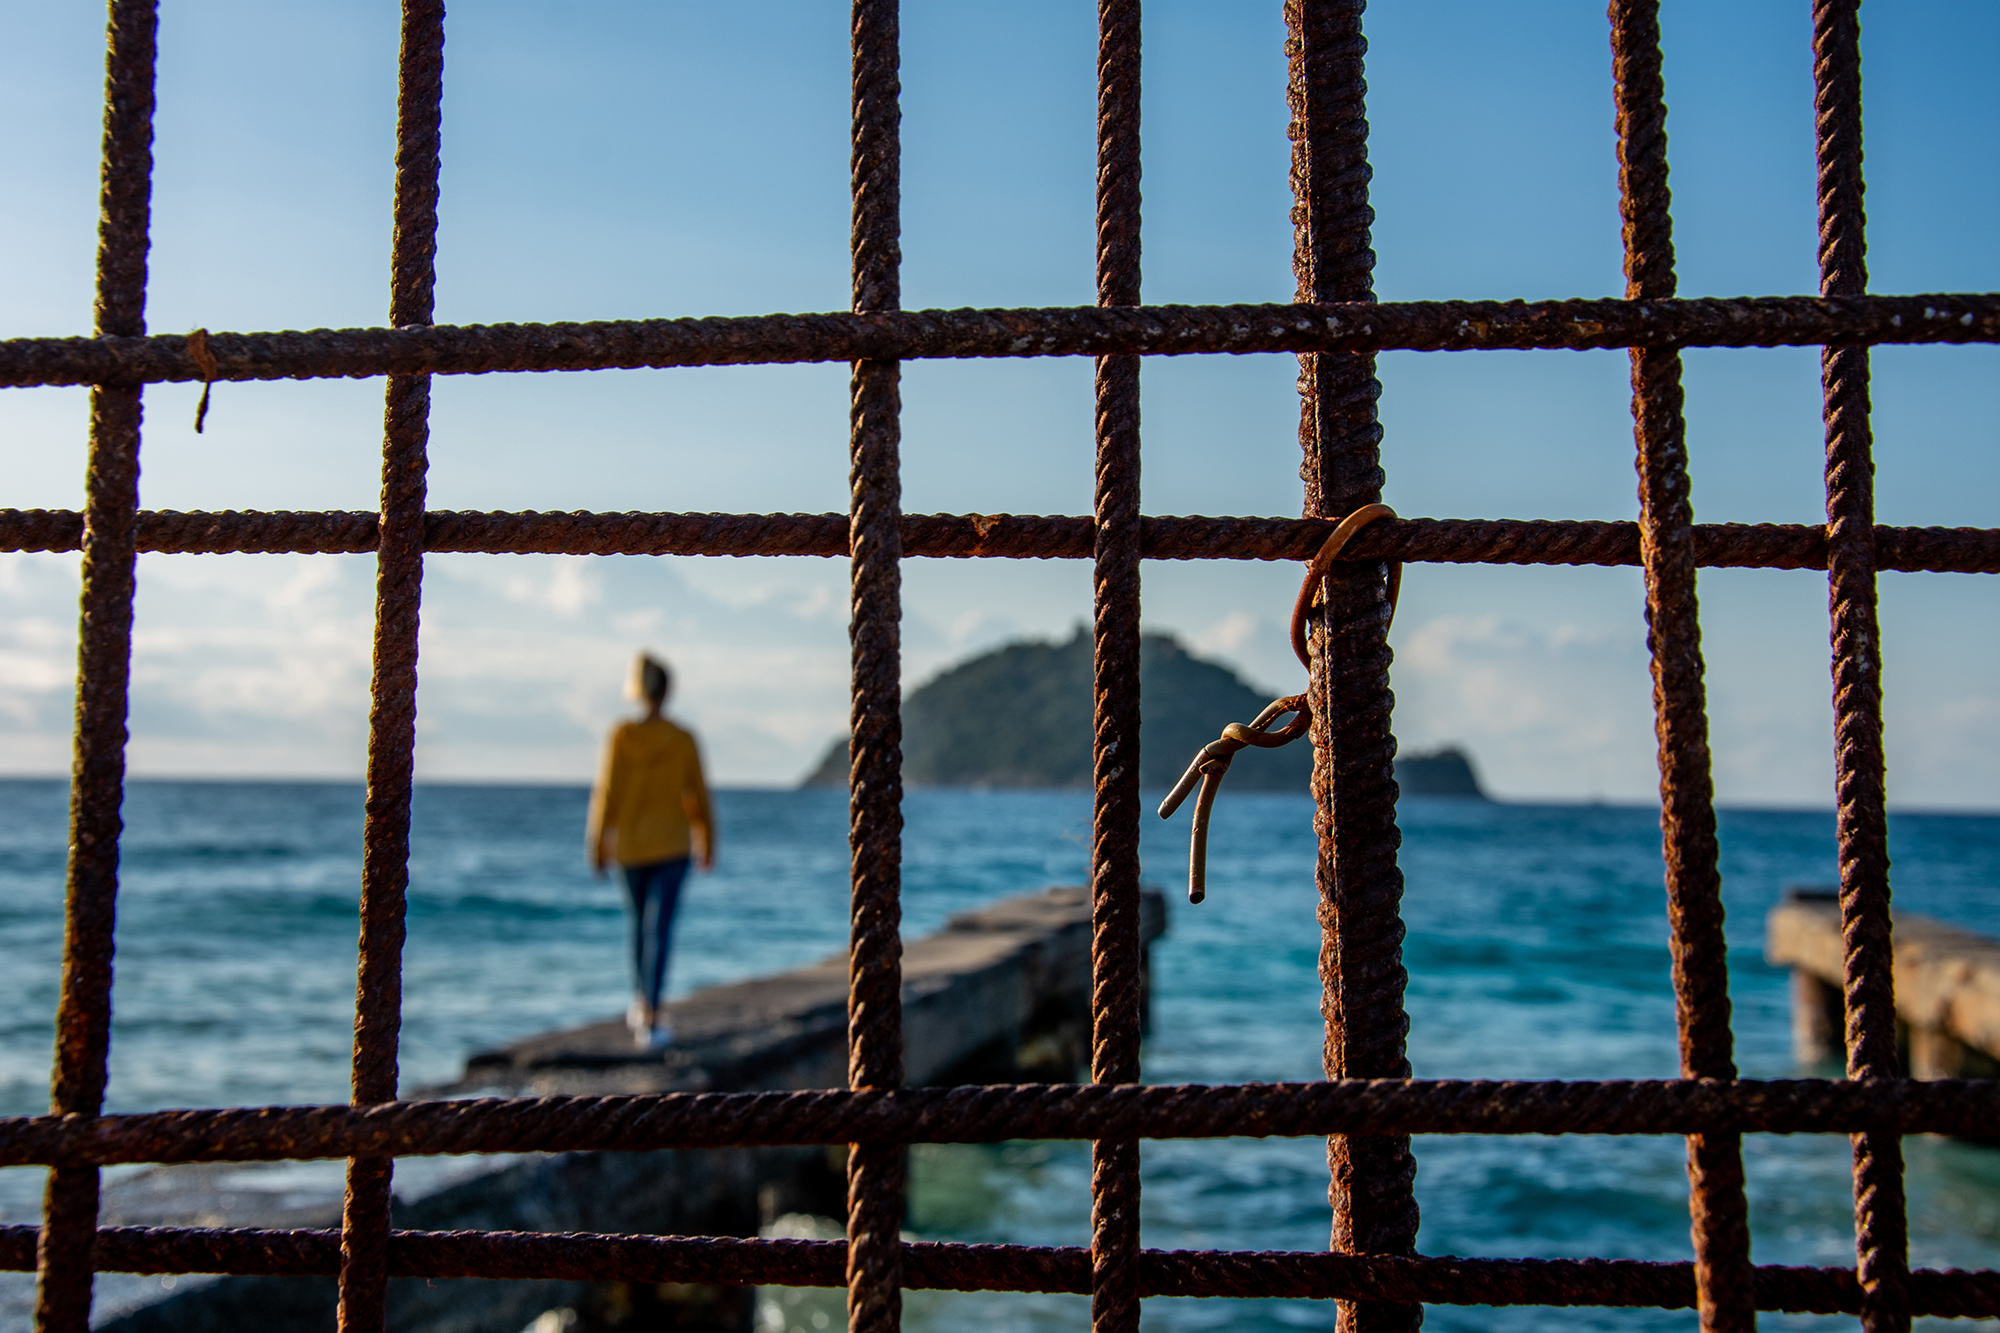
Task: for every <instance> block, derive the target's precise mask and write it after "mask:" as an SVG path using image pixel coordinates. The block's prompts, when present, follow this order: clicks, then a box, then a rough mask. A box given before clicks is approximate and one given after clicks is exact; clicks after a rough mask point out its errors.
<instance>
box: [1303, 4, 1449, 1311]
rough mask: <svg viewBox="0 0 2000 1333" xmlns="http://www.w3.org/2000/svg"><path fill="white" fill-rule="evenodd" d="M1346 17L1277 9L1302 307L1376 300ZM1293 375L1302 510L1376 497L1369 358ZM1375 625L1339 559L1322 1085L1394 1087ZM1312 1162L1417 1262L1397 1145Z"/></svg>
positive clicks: (1350, 14) (1389, 861)
mask: <svg viewBox="0 0 2000 1333" xmlns="http://www.w3.org/2000/svg"><path fill="white" fill-rule="evenodd" d="M1362 9H1363V4H1362V3H1361V0H1288V2H1287V3H1286V5H1285V21H1286V31H1287V34H1288V36H1287V40H1286V51H1287V54H1288V56H1289V59H1290V62H1291V71H1290V86H1289V99H1290V103H1291V110H1292V130H1291V137H1292V195H1293V198H1294V200H1295V201H1296V203H1295V204H1294V207H1293V210H1292V223H1293V230H1294V233H1295V236H1296V241H1295V247H1294V255H1293V267H1294V269H1295V271H1296V273H1297V277H1298V284H1299V285H1298V299H1299V300H1300V301H1302V302H1307V301H1310V302H1332V301H1341V302H1361V303H1367V302H1372V301H1373V300H1374V297H1375V291H1374V276H1373V275H1374V268H1375V254H1374V251H1373V250H1372V249H1371V248H1370V244H1371V242H1370V235H1369V229H1370V226H1371V225H1372V223H1373V222H1374V216H1375V215H1374V210H1373V209H1372V208H1370V207H1369V204H1368V182H1369V178H1370V176H1371V174H1372V172H1371V169H1370V167H1369V165H1368V120H1367V111H1366V106H1365V96H1366V92H1367V82H1366V79H1365V77H1364V74H1363V65H1362V62H1363V57H1364V55H1365V54H1366V52H1367V49H1368V43H1367V39H1366V38H1365V37H1363V36H1362V32H1361V12H1362ZM1299 369H1300V375H1299V388H1300V399H1301V409H1300V423H1299V444H1300V447H1301V450H1302V452H1303V454H1304V462H1303V465H1302V467H1301V469H1300V475H1301V477H1302V478H1303V479H1304V481H1305V512H1306V514H1307V515H1308V516H1310V517H1314V518H1322V519H1324V518H1338V517H1340V516H1341V515H1343V514H1347V513H1350V512H1352V511H1354V510H1356V509H1359V508H1360V507H1361V506H1363V505H1367V504H1373V503H1377V502H1379V501H1380V500H1381V498H1382V481H1383V476H1382V469H1381V464H1380V461H1379V457H1380V455H1379V450H1380V445H1381V440H1382V429H1381V426H1380V425H1379V424H1378V422H1377V419H1376V415H1375V404H1376V400H1377V399H1378V398H1380V397H1381V392H1382V389H1381V384H1380V382H1379V381H1378V380H1377V379H1376V378H1375V360H1374V356H1373V355H1372V354H1371V353H1368V352H1321V353H1315V354H1311V355H1305V356H1301V357H1300V358H1299ZM1389 616H1390V607H1389V599H1388V592H1387V588H1386V584H1385V571H1384V566H1383V565H1382V564H1381V563H1379V562H1371V563H1363V562H1360V561H1353V562H1349V564H1348V565H1347V567H1346V569H1345V570H1344V571H1342V572H1337V573H1335V574H1333V575H1331V576H1329V577H1328V578H1327V579H1326V581H1325V602H1324V609H1323V611H1322V613H1321V616H1320V617H1319V621H1318V624H1317V626H1316V629H1317V633H1316V635H1315V638H1316V640H1317V651H1316V652H1315V654H1314V656H1313V670H1312V673H1311V686H1310V695H1311V702H1312V711H1313V738H1312V739H1313V797H1314V805H1315V809H1316V815H1315V819H1314V823H1315V826H1316V832H1317V833H1318V836H1319V849H1320V850H1319V868H1318V881H1319V890H1320V907H1319V919H1320V928H1321V937H1322V943H1321V947H1320V979H1321V985H1322V987H1323V991H1324V999H1323V1001H1322V1008H1323V1012H1324V1013H1325V1015H1326V1052H1325V1064H1326V1072H1327V1076H1328V1077H1329V1078H1357V1077H1358V1078H1380V1077H1388V1078H1395V1077H1400V1076H1404V1075H1407V1074H1408V1073H1409V1068H1410V1066H1409V1060H1408V1058H1407V1057H1406V1056H1405V1053H1404V1039H1405V1038H1406V1036H1407V1035H1408V1033H1409V1018H1408V1016H1407V1014H1405V1012H1404V1010H1403V990H1404V987H1405V984H1406V983H1407V980H1408V977H1407V974H1406V973H1405V971H1404V969H1403V958H1402V945H1403V935H1404V929H1403V921H1402V916H1401V910H1400V908H1401V902H1402V895H1403V879H1402V871H1401V870H1400V869H1399V868H1398V867H1397V864H1396V849H1397V847H1398V846H1399V845H1400V844H1401V841H1402V835H1401V833H1400V832H1399V831H1398V830H1397V828H1396V794H1397V789H1396V779H1395V752H1396V743H1395V738H1394V736H1393V735H1392V734H1391V733H1390V729H1389V718H1390V712H1391V709H1392V708H1393V706H1394V698H1393V696H1392V695H1391V694H1390V692H1389V646H1388V630H1389ZM1327 1165H1328V1168H1329V1174H1330V1177H1331V1181H1330V1186H1329V1190H1328V1198H1329V1200H1330V1202H1331V1203H1332V1205H1333V1236H1332V1247H1333V1248H1334V1249H1335V1250H1336V1251H1340V1252H1344V1253H1349V1254H1413V1253H1415V1247H1416V1237H1417V1206H1416V1200H1415V1197H1414V1194H1413V1192H1412V1191H1413V1186H1414V1182H1415V1179H1416V1159H1415V1158H1414V1157H1413V1156H1412V1155H1411V1152H1410V1144H1409V1139H1408V1138H1407V1137H1406V1136H1399V1135H1394V1134H1381V1135H1374V1134H1371V1135H1368V1136H1366V1137H1351V1136H1350V1137H1334V1138H1330V1139H1329V1140H1328V1141H1327ZM1422 1322H1423V1307H1422V1306H1420V1305H1415V1304H1407V1303H1400V1304H1389V1303H1381V1302H1352V1301H1348V1302H1342V1303H1341V1306H1340V1318H1339V1323H1340V1327H1341V1328H1342V1330H1343V1331H1344V1333H1392V1331H1394V1333H1400V1331H1401V1330H1411V1329H1415V1328H1417V1327H1418V1326H1420V1325H1421V1324H1422Z"/></svg>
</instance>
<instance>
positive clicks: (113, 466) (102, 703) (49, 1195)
mask: <svg viewBox="0 0 2000 1333" xmlns="http://www.w3.org/2000/svg"><path fill="white" fill-rule="evenodd" d="M158 29H159V13H158V9H157V0H114V2H113V3H112V5H111V12H110V16H109V30H108V33H107V35H106V53H105V79H104V147H103V175H102V181H101V186H100V200H99V214H98V234H97V299H96V311H95V314H96V327H97V334H98V336H99V337H124V338H136V337H143V336H144V335H145V332H146V261H147V252H148V249H149V247H150V244H151V230H150V229H151V218H152V191H153V91H154V70H155V65H156V58H157V36H158ZM141 394H142V389H141V386H139V385H137V384H117V383H111V384H101V385H98V386H97V387H95V388H93V389H92V390H91V395H90V454H89V462H88V464H87V468H86V471H85V474H84V494H85V502H84V505H85V507H84V513H83V531H82V533H81V534H80V539H81V545H82V548H83V568H82V583H83V588H82V604H81V607H80V610H79V623H78V631H77V638H78V642H77V691H76V743H75V755H74V759H73V761H72V767H71V773H70V815H69V818H70V830H69V831H70V840H69V841H70V854H69V876H68V879H69V882H68V885H67V891H66V893H65V896H64V907H63V912H64V921H63V970H62V991H61V996H60V998H59V1000H58V1001H57V1006H56V1046H55V1062H54V1070H53V1077H52V1078H51V1087H50V1098H49V1100H50V1108H51V1110H53V1111H54V1112H55V1113H56V1114H57V1115H73V1116H94V1115H96V1114H97V1113H98V1112H99V1111H101V1110H102V1109H103V1107H104V1087H105V1082H106V1080H107V1077H108V1073H109V1069H108V1061H109V1059H110V1054H111V974H112V955H113V930H114V927H115V924H116V918H117V908H118V840H119V835H120V834H121V832H122V831H123V828H124V821H123V819H122V817H121V815H120V807H121V805H122V804H123V800H124V793H125V737H126V731H125V719H126V715H127V709H128V696H129V690H128V686H129V683H130V679H131V666H132V597H133V593H134V591H135V587H136V582H137V577H138V542H137V533H138V512H139V432H140V424H141V419H142V416H143V406H142V403H141ZM97 1206H98V1173H97V1169H96V1168H95V1167H87V1166H78V1167H71V1168H68V1169H64V1170H57V1171H51V1172H50V1173H49V1176H48V1181H47V1183H46V1185H45V1187H44V1191H43V1204H42V1208H43V1221H44V1229H43V1232H42V1236H41V1248H40V1254H39V1256H38V1263H37V1268H38V1276H37V1279H36V1287H35V1327H36V1329H37V1330H38V1333H86V1330H88V1329H89V1327H90V1305H91V1288H92V1286H93V1281H92V1277H91V1271H92V1249H93V1247H94V1244H95V1241H96V1229H97Z"/></svg>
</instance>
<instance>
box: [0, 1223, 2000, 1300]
mask: <svg viewBox="0 0 2000 1333" xmlns="http://www.w3.org/2000/svg"><path fill="white" fill-rule="evenodd" d="M36 1230H37V1229H36V1228H34V1227H26V1226H10V1227H0V1270H16V1271H19V1270H22V1269H27V1268H32V1267H33V1266H34V1247H35V1235H36ZM97 1235H98V1239H97V1256H98V1259H99V1262H100V1265H101V1267H102V1269H103V1271H107V1272H117V1273H228V1274H242V1275H270V1276H296V1277H312V1276H330V1275H332V1274H333V1273H334V1272H336V1271H337V1269H338V1267H339V1263H340V1255H339V1251H340V1233H339V1232H338V1231H259V1230H250V1229H203V1228H186V1229H183V1228H173V1227H107V1228H104V1229H103V1230H101V1231H99V1232H98V1233H97ZM845 1251H846V1246H845V1244H844V1243H842V1242H840V1241H812V1240H740V1239H735V1238H730V1237H711V1236H630V1235H596V1234H577V1233H566V1232H522V1231H487V1232H479V1231H398V1232H395V1233H393V1234H392V1235H391V1238H390V1243H389V1271H390V1273H391V1274H392V1275H394V1276H397V1277H412V1278H468V1277H478V1278H512V1279H566V1280H570V1281H595V1282H702V1283H714V1284H720V1285H726V1286H789V1287H838V1286H842V1285H844V1284H845ZM1139 1266H1140V1271H1139V1286H1140V1291H1141V1293H1142V1294H1143V1295H1147V1296H1206V1297H1239V1298H1241V1297H1264V1298H1270V1297H1281V1298H1291V1299H1320V1300H1326V1299H1347V1300H1406V1301H1421V1302H1424V1303H1426V1304H1433V1305H1565V1306H1646V1307H1655V1308H1663V1309H1685V1308H1688V1307H1690V1306H1692V1305H1693V1304H1694V1297H1695V1284H1694V1266H1693V1265H1692V1264H1688V1263H1648V1262H1644V1261H1641V1260H1634V1259H1460V1258H1433V1257H1420V1258H1396V1257H1382V1256H1366V1255H1347V1254H1327V1253H1323V1252H1273V1251H1228V1250H1145V1251H1142V1252H1141V1253H1140V1256H1139ZM1755 1274H1756V1289H1757V1306H1758V1308H1759V1309H1764V1310H1784V1311H1789V1312H1792V1313H1802V1314H1852V1313H1854V1312H1855V1311H1856V1310H1858V1309H1859V1308H1860V1300H1861V1292H1860V1287H1859V1285H1858V1284H1857V1283H1856V1281H1855V1279H1854V1273H1853V1270H1852V1269H1847V1268H1805V1267H1788V1266H1780V1265H1765V1266H1763V1267H1760V1268H1758V1269H1756V1270H1755ZM1910 1276H1911V1288H1912V1295H1913V1297H1914V1304H1915V1312H1916V1313H1918V1314H1928V1315H1942V1316H1957V1317H1978V1316H1982V1315H1983V1316H1992V1315H1995V1314H2000V1272H1994V1271H1992V1270H1981V1271H1970V1272H1968V1271H1963V1270H1957V1269H1950V1270H1936V1269H1920V1270H1918V1271H1916V1272H1913V1273H1912V1274H1911V1275H1910ZM903 1285H905V1286H908V1287H922V1288H929V1289H931V1290H945V1291H1040V1292H1086V1291H1088V1290H1089V1289H1090V1251H1089V1250H1087V1249H1083V1248H1081V1247H1041V1246H1029V1245H962V1244H953V1243H948V1242H936V1241H930V1242H913V1243H911V1244H909V1245H907V1246H906V1248H905V1250H904V1257H903Z"/></svg>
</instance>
